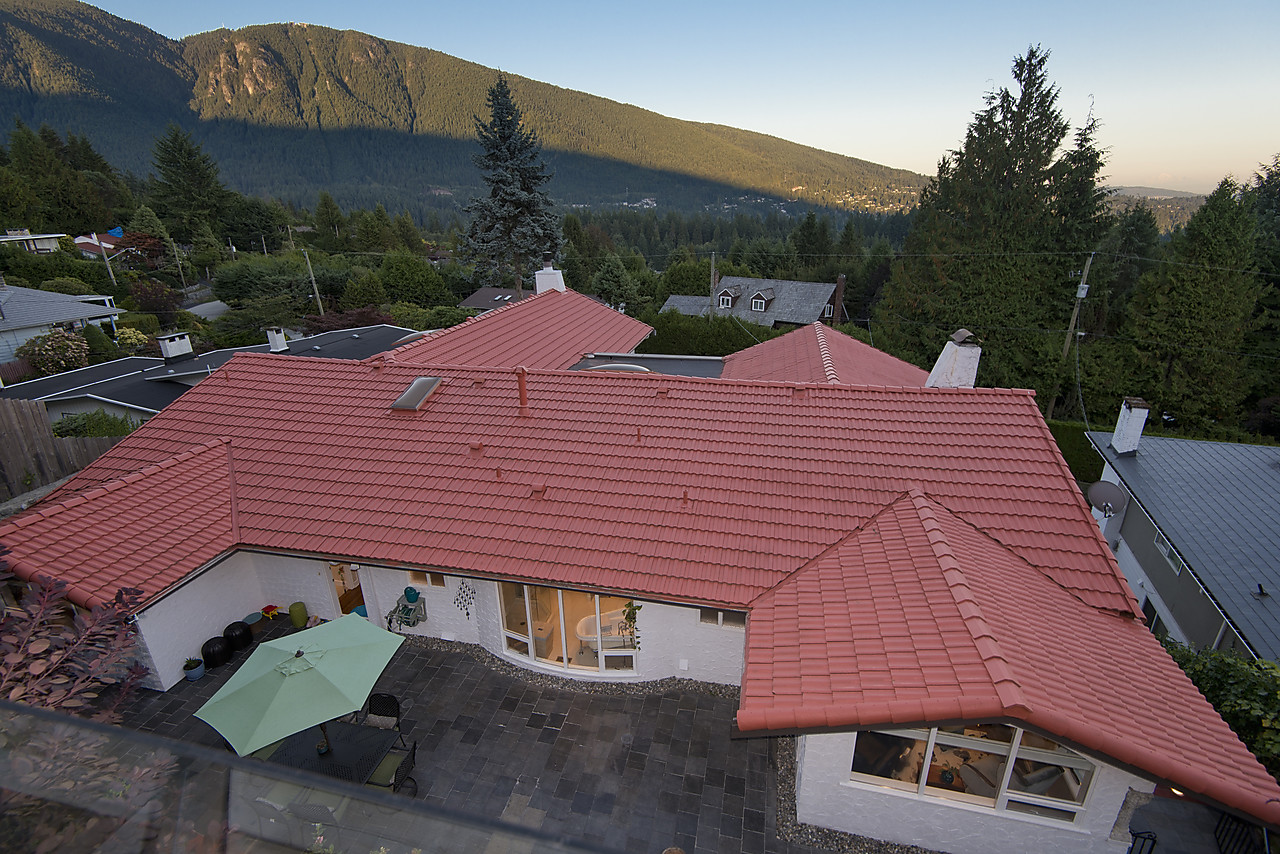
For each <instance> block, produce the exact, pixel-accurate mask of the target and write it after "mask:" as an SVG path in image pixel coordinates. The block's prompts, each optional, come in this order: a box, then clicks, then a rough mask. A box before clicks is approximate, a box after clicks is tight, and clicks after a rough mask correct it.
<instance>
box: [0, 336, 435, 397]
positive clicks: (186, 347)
mask: <svg viewBox="0 0 1280 854" xmlns="http://www.w3.org/2000/svg"><path fill="white" fill-rule="evenodd" d="M411 334H413V330H411V329H405V328H403V327H399V326H389V325H386V324H379V325H377V326H363V327H360V328H357V329H340V330H337V331H334V332H322V333H320V334H318V335H310V336H306V337H302V338H295V339H293V340H286V338H285V335H284V333H283V331H282V330H280V329H279V328H272V329H268V330H267V334H266V337H267V342H266V343H263V344H255V345H252V346H249V347H233V348H230V349H225V350H212V351H210V352H208V353H202V354H200V355H198V356H197V355H195V354H194V352H193V351H192V347H191V337H190V335H189V334H188V333H186V332H175V333H172V334H169V335H161V336H159V337H158V338H157V341H158V342H159V344H160V350H161V353H162V354H163V358H160V359H156V358H153V357H150V356H128V357H126V358H123V359H115V360H113V361H110V362H104V363H102V364H99V365H89V366H88V367H84V368H79V369H77V370H74V371H65V372H63V373H61V374H54V375H52V376H48V377H40V378H38V379H34V380H27V381H26V382H22V383H15V384H13V385H11V386H8V387H6V388H4V389H0V399H4V398H8V399H11V400H38V401H43V402H44V404H45V409H46V410H47V411H48V413H49V420H50V421H57V420H58V419H60V418H62V417H63V416H66V415H74V414H77V413H81V412H93V411H94V410H98V409H101V410H104V411H105V412H107V413H108V414H110V415H115V416H119V417H124V418H132V419H134V420H135V421H146V420H147V419H148V418H150V417H151V416H153V415H155V414H156V413H157V412H159V411H160V410H161V409H163V408H164V407H166V406H168V405H169V404H171V403H173V402H174V401H175V400H177V399H178V397H179V396H181V395H182V393H183V392H185V391H187V389H189V388H191V387H192V386H193V385H195V384H196V383H198V382H200V381H201V380H203V379H205V378H206V377H208V376H209V375H210V374H211V373H213V371H215V370H216V369H218V368H220V367H222V366H223V365H224V364H226V363H227V362H228V361H229V360H230V359H231V357H232V356H234V355H235V354H236V353H266V352H271V353H282V354H286V355H291V356H323V357H326V358H330V359H364V358H366V357H368V356H372V355H374V354H375V353H381V352H383V351H384V350H389V349H391V348H392V347H394V346H396V344H398V343H399V342H400V341H401V339H403V338H404V337H405V336H406V335H411Z"/></svg>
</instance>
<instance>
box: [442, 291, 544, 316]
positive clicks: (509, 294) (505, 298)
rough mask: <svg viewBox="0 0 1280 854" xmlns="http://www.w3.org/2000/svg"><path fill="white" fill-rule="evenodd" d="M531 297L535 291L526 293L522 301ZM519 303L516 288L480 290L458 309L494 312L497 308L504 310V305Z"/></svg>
mask: <svg viewBox="0 0 1280 854" xmlns="http://www.w3.org/2000/svg"><path fill="white" fill-rule="evenodd" d="M531 296H533V291H525V292H524V293H523V295H522V296H521V299H525V298H528V297H531ZM519 301H520V300H517V299H516V289H515V288H480V289H479V290H478V291H476V292H475V293H473V294H472V295H471V296H469V297H467V298H466V299H464V300H463V301H462V302H460V303H458V308H478V309H480V310H481V311H493V310H494V309H495V308H502V307H503V306H504V305H510V304H511V303H513V302H519Z"/></svg>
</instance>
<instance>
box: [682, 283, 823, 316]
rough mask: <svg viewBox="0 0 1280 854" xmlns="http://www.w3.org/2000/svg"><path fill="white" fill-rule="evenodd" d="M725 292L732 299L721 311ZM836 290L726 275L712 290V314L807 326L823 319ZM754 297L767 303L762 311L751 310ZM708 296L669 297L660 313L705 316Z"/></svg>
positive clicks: (821, 285) (809, 284)
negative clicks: (714, 306) (713, 308)
mask: <svg viewBox="0 0 1280 854" xmlns="http://www.w3.org/2000/svg"><path fill="white" fill-rule="evenodd" d="M725 291H727V292H728V293H729V294H730V295H732V296H733V298H734V299H733V306H732V307H731V308H720V294H721V293H723V292H725ZM835 291H836V285H835V284H834V283H823V282H792V281H787V280H785V279H748V278H745V277H743V276H725V277H724V278H723V279H721V280H720V283H719V284H718V285H716V288H715V292H714V293H715V298H716V303H715V304H716V308H715V313H716V314H720V315H733V316H734V317H736V318H738V319H739V320H744V321H749V322H751V323H758V324H760V325H761V326H773V325H774V324H775V323H793V324H796V325H798V326H807V325H808V324H810V323H813V322H814V321H815V320H822V317H823V314H822V310H823V308H824V307H825V306H826V305H827V303H829V302H830V301H831V297H832V295H833V294H834V293H835ZM757 294H759V295H761V296H763V297H764V298H765V300H767V305H766V306H765V310H764V311H752V310H751V300H752V297H754V296H756V295H757ZM708 301H709V300H708V297H704V296H696V297H694V296H679V295H677V296H671V297H668V298H667V301H666V302H665V303H664V304H663V306H662V310H663V311H668V310H671V309H674V310H676V311H678V312H680V313H681V314H689V315H693V316H695V317H701V316H703V315H705V314H706V313H707V304H708Z"/></svg>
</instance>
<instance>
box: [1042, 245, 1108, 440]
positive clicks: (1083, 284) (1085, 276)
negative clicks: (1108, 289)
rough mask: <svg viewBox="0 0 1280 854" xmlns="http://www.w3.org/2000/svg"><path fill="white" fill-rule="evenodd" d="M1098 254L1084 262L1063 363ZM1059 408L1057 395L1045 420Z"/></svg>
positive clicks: (1092, 253)
mask: <svg viewBox="0 0 1280 854" xmlns="http://www.w3.org/2000/svg"><path fill="white" fill-rule="evenodd" d="M1096 254H1098V253H1097V252H1090V253H1089V257H1088V258H1086V259H1085V260H1084V270H1083V271H1082V272H1081V273H1080V284H1079V286H1077V287H1076V307H1075V308H1074V309H1072V311H1071V322H1070V323H1068V324H1067V340H1066V341H1063V342H1062V361H1064V362H1065V361H1067V354H1068V353H1070V352H1071V336H1072V335H1073V334H1075V331H1076V320H1077V319H1078V318H1079V317H1080V303H1081V302H1083V301H1084V298H1085V297H1087V296H1088V295H1089V267H1090V265H1092V264H1093V256H1094V255H1096ZM1057 406H1058V396H1057V395H1056V394H1055V395H1054V396H1053V399H1052V400H1050V401H1049V408H1048V409H1047V410H1045V418H1052V417H1053V410H1054V409H1055V408H1057Z"/></svg>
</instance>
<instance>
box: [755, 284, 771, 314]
mask: <svg viewBox="0 0 1280 854" xmlns="http://www.w3.org/2000/svg"><path fill="white" fill-rule="evenodd" d="M771 302H773V288H765V289H764V290H762V291H756V292H755V293H754V294H752V295H751V310H752V311H764V310H765V309H767V308H768V307H769V303H771Z"/></svg>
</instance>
